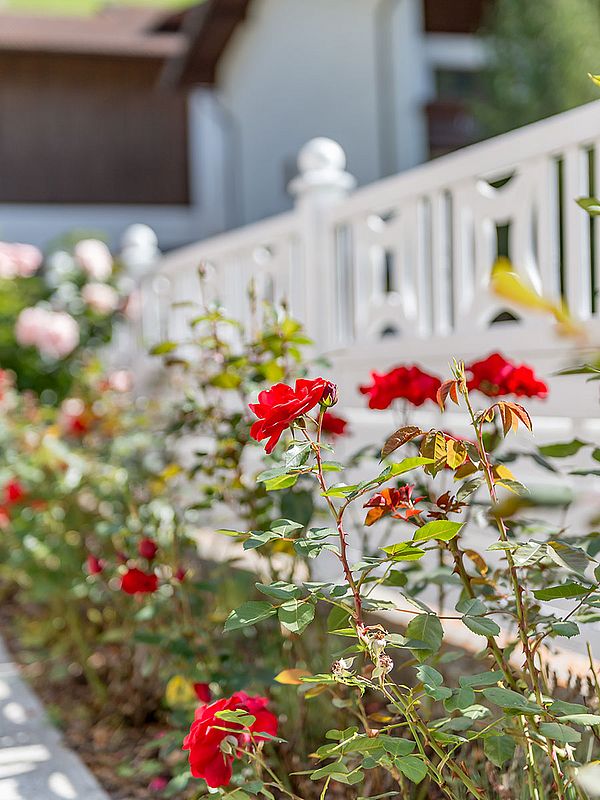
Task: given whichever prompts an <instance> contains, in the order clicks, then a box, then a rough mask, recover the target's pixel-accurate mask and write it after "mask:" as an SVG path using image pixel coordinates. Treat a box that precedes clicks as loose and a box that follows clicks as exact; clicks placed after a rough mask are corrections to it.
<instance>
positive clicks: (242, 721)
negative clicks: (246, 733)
mask: <svg viewBox="0 0 600 800" xmlns="http://www.w3.org/2000/svg"><path fill="white" fill-rule="evenodd" d="M215 717H218V718H219V719H222V720H225V722H237V723H238V725H243V726H244V727H246V728H249V727H250V725H253V724H254V723H255V722H256V717H254V716H252V714H248V712H247V711H243V710H242V709H236V710H230V709H225V710H224V711H217V712H216V713H215Z"/></svg>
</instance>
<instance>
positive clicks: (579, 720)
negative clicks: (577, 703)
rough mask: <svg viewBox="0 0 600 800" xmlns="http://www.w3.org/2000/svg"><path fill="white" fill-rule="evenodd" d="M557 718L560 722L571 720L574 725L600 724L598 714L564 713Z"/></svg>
mask: <svg viewBox="0 0 600 800" xmlns="http://www.w3.org/2000/svg"><path fill="white" fill-rule="evenodd" d="M558 719H559V721H560V722H572V723H573V724H574V725H586V726H591V725H600V714H565V715H564V716H561V717H559V718H558Z"/></svg>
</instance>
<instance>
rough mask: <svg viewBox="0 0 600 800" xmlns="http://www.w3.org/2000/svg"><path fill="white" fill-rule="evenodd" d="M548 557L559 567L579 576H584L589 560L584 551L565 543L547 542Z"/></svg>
mask: <svg viewBox="0 0 600 800" xmlns="http://www.w3.org/2000/svg"><path fill="white" fill-rule="evenodd" d="M548 555H549V556H550V558H551V559H552V561H554V563H555V564H558V566H559V567H564V568H565V569H568V570H570V571H571V572H576V573H577V574H579V575H583V574H584V572H585V571H586V569H587V567H588V564H589V563H590V558H589V556H588V555H587V553H585V551H584V550H582V549H581V548H580V547H573V546H572V545H570V544H567V543H566V542H560V541H551V542H548Z"/></svg>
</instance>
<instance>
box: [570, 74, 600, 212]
mask: <svg viewBox="0 0 600 800" xmlns="http://www.w3.org/2000/svg"><path fill="white" fill-rule="evenodd" d="M595 77H596V76H594V78H593V80H594V79H595ZM594 83H596V81H595V80H594ZM575 202H576V203H577V205H578V206H579V207H580V208H583V210H584V211H587V213H588V214H589V215H590V217H597V216H598V215H600V200H598V199H597V198H595V197H578V198H577V200H576V201H575Z"/></svg>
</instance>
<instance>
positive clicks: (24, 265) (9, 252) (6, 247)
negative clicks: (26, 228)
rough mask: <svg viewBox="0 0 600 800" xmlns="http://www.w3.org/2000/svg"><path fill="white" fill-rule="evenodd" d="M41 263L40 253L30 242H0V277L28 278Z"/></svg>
mask: <svg viewBox="0 0 600 800" xmlns="http://www.w3.org/2000/svg"><path fill="white" fill-rule="evenodd" d="M41 263H42V253H41V251H40V250H38V248H37V247H34V246H33V245H31V244H19V243H14V244H9V243H8V242H0V278H7V279H11V278H30V277H31V276H32V275H35V273H36V272H37V271H38V269H39V267H40V264H41Z"/></svg>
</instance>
